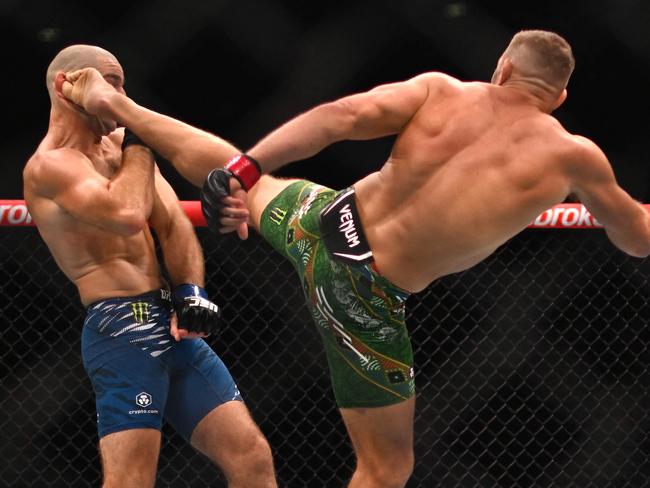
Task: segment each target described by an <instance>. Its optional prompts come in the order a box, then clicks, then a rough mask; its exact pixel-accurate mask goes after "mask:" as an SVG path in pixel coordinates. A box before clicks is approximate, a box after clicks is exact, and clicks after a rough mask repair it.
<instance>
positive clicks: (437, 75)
mask: <svg viewBox="0 0 650 488" xmlns="http://www.w3.org/2000/svg"><path fill="white" fill-rule="evenodd" d="M413 80H415V81H418V82H421V83H426V84H431V85H441V86H443V85H446V86H456V87H461V86H463V85H465V84H467V83H465V82H463V81H461V80H459V79H458V78H454V77H453V76H451V75H448V74H446V73H443V72H441V71H427V72H425V73H421V74H419V75H417V76H416V77H414V78H413Z"/></svg>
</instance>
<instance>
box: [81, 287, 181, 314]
mask: <svg viewBox="0 0 650 488" xmlns="http://www.w3.org/2000/svg"><path fill="white" fill-rule="evenodd" d="M171 300H172V295H171V292H170V291H169V290H165V289H159V290H151V291H148V292H146V293H142V294H140V295H133V296H126V297H110V298H103V299H101V300H96V301H94V302H92V303H90V304H89V305H88V306H86V310H90V309H91V308H93V307H95V306H97V305H99V304H101V303H104V304H108V303H124V302H148V301H151V302H157V301H161V302H170V303H171Z"/></svg>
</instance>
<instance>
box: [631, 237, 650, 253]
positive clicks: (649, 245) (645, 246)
mask: <svg viewBox="0 0 650 488" xmlns="http://www.w3.org/2000/svg"><path fill="white" fill-rule="evenodd" d="M628 254H629V255H630V256H633V257H635V258H647V257H648V256H650V237H648V238H646V240H645V242H640V243H639V245H637V246H634V247H633V248H632V249H630V250H629V251H628Z"/></svg>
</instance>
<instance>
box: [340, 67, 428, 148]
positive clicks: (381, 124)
mask: <svg viewBox="0 0 650 488" xmlns="http://www.w3.org/2000/svg"><path fill="white" fill-rule="evenodd" d="M428 83H429V82H428V80H427V79H425V78H424V77H416V78H412V79H410V80H407V81H403V82H399V83H390V84H386V85H380V86H378V87H376V88H373V89H372V90H370V91H368V92H365V93H360V94H358V95H351V96H349V97H345V98H343V99H341V100H340V103H341V105H342V106H344V107H348V108H349V111H350V112H351V113H353V114H354V117H355V127H356V131H355V134H354V135H353V137H351V138H352V139H365V138H372V137H379V136H383V135H391V134H396V133H398V132H399V131H400V130H402V128H403V127H404V126H405V125H406V124H407V123H408V122H409V121H410V120H411V118H413V116H414V115H415V114H416V112H417V111H418V110H419V109H420V107H421V106H422V104H423V103H424V102H425V100H426V99H427V95H428V92H429V90H428Z"/></svg>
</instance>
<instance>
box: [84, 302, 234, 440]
mask: <svg viewBox="0 0 650 488" xmlns="http://www.w3.org/2000/svg"><path fill="white" fill-rule="evenodd" d="M171 313H172V305H171V301H170V292H169V291H167V290H156V291H152V292H149V293H145V294H143V295H138V296H135V297H121V298H112V299H108V300H101V301H98V302H95V303H92V304H91V305H89V306H88V309H87V316H86V320H85V322H84V328H83V333H82V335H81V353H82V356H83V363H84V368H85V369H86V372H87V373H88V376H89V377H90V381H91V382H92V385H93V389H94V390H95V395H96V404H97V426H98V430H99V437H100V438H102V437H104V436H105V435H108V434H111V433H113V432H119V431H122V430H128V429H138V428H152V429H157V430H160V429H161V427H162V420H163V417H164V418H165V419H166V420H167V421H168V422H169V423H170V424H171V425H172V426H173V427H174V428H175V429H176V431H177V432H178V433H179V434H181V435H182V436H183V437H184V438H185V439H186V440H188V441H189V440H190V438H191V436H192V432H193V431H194V428H195V427H196V425H197V424H198V423H199V422H200V421H201V419H203V417H205V416H206V415H207V414H208V413H210V412H211V411H212V410H213V409H214V408H215V407H217V406H218V405H221V404H222V403H225V402H229V401H233V400H238V401H241V400H242V398H241V394H240V393H239V390H238V389H237V385H236V384H235V382H234V381H233V379H232V376H231V375H230V373H229V372H228V369H227V368H226V366H225V365H224V364H223V362H222V361H221V359H219V356H217V354H216V353H215V352H214V351H213V350H212V349H211V348H210V347H209V346H208V345H207V344H206V343H205V341H204V340H203V339H186V340H182V341H180V342H176V341H175V340H174V339H173V338H172V336H171V335H169V325H170V317H171Z"/></svg>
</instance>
